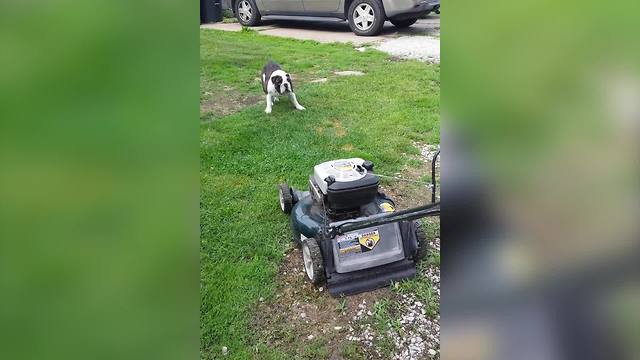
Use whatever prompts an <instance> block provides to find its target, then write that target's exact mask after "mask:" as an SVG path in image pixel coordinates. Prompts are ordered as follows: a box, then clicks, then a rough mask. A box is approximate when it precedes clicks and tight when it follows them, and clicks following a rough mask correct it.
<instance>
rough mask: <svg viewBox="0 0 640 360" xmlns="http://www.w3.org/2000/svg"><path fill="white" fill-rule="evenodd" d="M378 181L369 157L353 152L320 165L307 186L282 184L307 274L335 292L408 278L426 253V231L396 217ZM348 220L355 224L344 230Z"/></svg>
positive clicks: (282, 199) (282, 195) (285, 208)
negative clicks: (349, 156)
mask: <svg viewBox="0 0 640 360" xmlns="http://www.w3.org/2000/svg"><path fill="white" fill-rule="evenodd" d="M379 183H380V179H379V178H378V176H376V175H375V174H374V173H373V163H372V162H371V161H365V160H363V159H360V158H352V159H341V160H334V161H328V162H325V163H322V164H319V165H316V166H315V167H314V171H313V174H312V175H311V177H310V178H309V191H297V190H294V189H292V188H290V187H289V186H288V185H287V184H281V185H280V207H281V209H282V211H283V212H285V213H287V214H290V217H291V232H292V240H293V241H294V242H295V243H296V245H297V246H299V247H301V248H302V255H303V260H304V266H305V271H306V273H307V276H308V277H309V279H310V280H311V281H312V282H313V283H314V284H316V285H318V286H319V285H321V284H323V283H324V282H325V281H326V284H327V288H328V290H329V293H330V294H331V295H333V296H339V295H350V294H356V293H359V292H362V291H367V290H372V289H375V288H378V287H382V286H386V285H388V284H389V283H390V282H391V281H398V280H401V279H406V278H410V277H412V276H414V275H415V272H416V262H417V261H418V260H419V259H421V258H422V257H424V255H425V254H426V236H425V235H424V232H422V231H421V229H420V228H419V226H418V224H417V223H416V222H415V221H413V220H404V218H399V219H398V220H397V221H395V220H394V219H393V218H392V217H393V216H394V213H395V203H394V202H393V200H392V199H390V198H389V197H387V196H386V195H385V194H384V193H382V192H380V191H379ZM405 217H406V216H405ZM356 223H361V224H363V225H362V226H355V227H354V226H353V225H354V224H356ZM346 226H351V227H352V229H351V230H349V231H341V229H342V228H343V227H346Z"/></svg>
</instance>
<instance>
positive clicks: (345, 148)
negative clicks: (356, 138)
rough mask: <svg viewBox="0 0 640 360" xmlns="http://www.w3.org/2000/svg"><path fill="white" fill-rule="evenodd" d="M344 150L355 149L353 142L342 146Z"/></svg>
mask: <svg viewBox="0 0 640 360" xmlns="http://www.w3.org/2000/svg"><path fill="white" fill-rule="evenodd" d="M342 150H344V151H353V144H344V145H343V146H342Z"/></svg>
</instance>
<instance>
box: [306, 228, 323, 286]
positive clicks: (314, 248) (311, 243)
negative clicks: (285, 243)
mask: <svg viewBox="0 0 640 360" xmlns="http://www.w3.org/2000/svg"><path fill="white" fill-rule="evenodd" d="M302 259H303V260H304V270H305V271H306V272H307V277H309V280H311V282H312V283H313V284H314V285H321V284H322V283H324V280H325V276H324V261H323V260H322V253H321V252H320V246H318V242H317V241H316V239H314V238H308V239H305V240H304V241H303V242H302Z"/></svg>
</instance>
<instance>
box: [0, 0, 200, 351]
mask: <svg viewBox="0 0 640 360" xmlns="http://www.w3.org/2000/svg"><path fill="white" fill-rule="evenodd" d="M197 22H198V9H197V7H196V3H195V2H193V1H191V2H187V1H180V2H168V1H161V2H157V1H153V2H152V1H142V2H139V1H138V2H130V1H108V2H104V1H84V2H77V1H69V0H52V1H42V2H3V3H2V4H0V43H1V44H2V55H1V56H0V79H1V80H0V99H1V100H0V102H1V105H0V119H1V120H0V199H1V200H0V229H1V230H0V239H1V241H0V246H1V248H0V294H2V295H1V300H0V303H1V305H0V337H1V338H2V340H1V342H0V344H1V345H0V347H1V348H2V351H1V353H2V357H3V358H5V359H35V358H46V359H72V358H92V359H128V358H130V359H143V358H146V359H164V358H195V357H196V356H197V354H198V353H197V349H198V310H197V309H198V240H197V239H198V223H197V222H198V220H197V219H198V215H197V214H198V205H197V204H198V175H197V173H198V120H197V119H198V100H197V99H198V28H197Z"/></svg>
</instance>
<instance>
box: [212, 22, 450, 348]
mask: <svg viewBox="0 0 640 360" xmlns="http://www.w3.org/2000/svg"><path fill="white" fill-rule="evenodd" d="M270 59H273V60H275V61H277V62H279V63H280V64H281V65H282V66H283V68H285V69H286V70H287V71H289V72H291V74H292V75H293V77H294V85H295V87H296V88H295V90H296V93H297V95H298V100H299V101H300V103H301V104H302V105H303V106H305V107H306V108H307V110H306V111H296V110H295V109H293V107H292V106H291V105H290V104H289V103H288V100H287V99H286V98H283V99H282V100H281V101H280V102H279V103H277V104H276V105H274V108H273V112H272V113H271V114H270V115H266V114H265V113H264V101H261V99H262V98H263V96H262V95H263V94H262V90H261V85H260V81H259V76H260V70H261V69H262V66H263V65H264V63H265V62H266V61H268V60H270ZM200 61H201V66H200V69H201V70H200V83H201V92H200V94H201V95H200V102H201V119H200V120H201V132H200V160H201V161H200V166H201V167H200V184H201V198H200V228H201V237H200V238H201V245H200V246H201V250H200V264H201V290H200V292H201V308H200V319H201V322H200V324H201V325H200V326H201V357H202V358H204V359H212V358H219V357H222V351H221V348H222V347H223V346H226V347H227V348H228V349H229V354H228V356H227V358H232V359H247V358H255V357H256V355H255V353H254V351H256V350H255V349H256V348H258V347H259V346H258V345H260V344H259V343H260V339H259V338H256V336H255V331H254V329H252V328H251V326H250V319H251V316H252V311H253V310H254V309H255V305H256V304H257V303H258V299H259V298H261V297H263V298H264V299H266V300H268V299H272V298H273V296H274V290H275V285H276V284H275V274H276V271H277V269H278V266H279V264H280V263H281V261H282V259H283V254H284V252H285V251H286V250H287V248H288V247H289V246H290V244H289V226H288V219H287V217H286V216H284V215H283V214H282V213H281V211H280V209H279V206H278V195H277V189H276V186H277V184H279V183H281V182H285V181H286V182H289V183H290V184H291V185H293V186H294V187H299V188H303V187H305V184H306V181H307V179H308V176H309V173H310V172H311V171H312V167H313V165H315V164H317V163H320V162H323V161H327V160H330V159H336V158H341V157H362V158H365V159H369V160H371V161H373V162H374V163H375V164H376V170H377V171H379V172H380V173H386V174H392V173H395V172H398V171H400V170H402V169H403V168H404V167H405V166H407V165H408V164H409V163H410V162H411V161H412V159H413V156H415V155H417V154H418V153H419V151H418V149H417V148H416V147H415V146H414V145H413V143H414V142H421V143H427V144H437V143H439V133H440V125H439V108H440V103H439V102H440V69H439V66H438V65H428V64H424V63H419V62H415V61H398V60H396V59H392V58H390V57H389V56H387V55H386V54H383V53H381V52H378V51H375V50H372V49H368V50H367V51H366V52H364V53H360V52H357V51H355V50H354V49H353V47H352V46H350V45H346V44H331V45H327V44H319V43H316V42H310V41H296V40H289V39H281V38H275V37H268V36H261V35H259V34H257V33H255V32H253V31H242V32H239V33H231V32H220V31H215V30H201V33H200ZM340 70H358V71H362V72H364V73H365V75H364V76H350V77H338V76H336V75H334V71H340ZM318 78H327V79H328V81H327V82H325V83H312V82H311V80H313V79H318ZM238 99H243V100H242V103H241V104H239V105H238V104H237V102H238ZM259 101H261V102H259ZM233 102H236V103H235V104H231V103H233ZM258 102H259V103H258ZM227 103H228V104H229V107H230V108H233V109H232V110H233V111H231V113H229V111H224V110H225V109H224V108H225V107H226V106H227ZM203 105H206V106H203ZM210 109H214V110H212V111H210ZM227 110H228V109H227ZM326 296H328V295H326ZM269 354H270V356H272V357H275V358H278V357H283V358H284V355H282V354H280V355H278V354H279V353H278V349H270V352H269Z"/></svg>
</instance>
